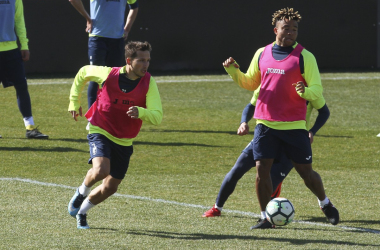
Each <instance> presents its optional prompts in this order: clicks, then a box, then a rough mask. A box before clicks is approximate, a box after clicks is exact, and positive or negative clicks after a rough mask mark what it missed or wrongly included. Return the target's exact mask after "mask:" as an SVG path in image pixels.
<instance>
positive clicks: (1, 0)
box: [0, 0, 11, 4]
mask: <svg viewBox="0 0 380 250" xmlns="http://www.w3.org/2000/svg"><path fill="white" fill-rule="evenodd" d="M0 4H11V3H10V2H9V0H0Z"/></svg>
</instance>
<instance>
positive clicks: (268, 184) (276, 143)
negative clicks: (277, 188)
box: [223, 8, 339, 229]
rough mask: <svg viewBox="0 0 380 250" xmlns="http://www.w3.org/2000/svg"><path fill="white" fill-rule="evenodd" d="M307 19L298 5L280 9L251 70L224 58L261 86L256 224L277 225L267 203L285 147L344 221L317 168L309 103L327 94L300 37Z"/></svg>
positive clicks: (243, 78) (332, 215) (245, 84)
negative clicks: (271, 220)
mask: <svg viewBox="0 0 380 250" xmlns="http://www.w3.org/2000/svg"><path fill="white" fill-rule="evenodd" d="M301 19H302V18H301V15H300V14H299V13H298V11H294V10H293V8H284V9H281V10H278V11H276V12H275V13H274V14H273V19H272V24H273V25H274V26H275V27H274V29H273V30H274V33H275V35H276V40H275V42H273V43H271V44H269V45H267V46H265V47H263V48H260V49H259V50H257V52H256V53H255V55H254V57H253V59H252V62H251V65H250V67H249V69H248V71H247V73H246V74H244V73H242V72H241V71H240V70H239V65H238V64H237V63H236V62H235V60H234V59H233V58H232V57H230V58H228V59H227V60H226V61H224V62H223V66H224V68H225V70H226V71H227V73H228V74H229V75H230V76H231V78H232V79H233V80H234V81H235V82H236V83H237V84H238V85H239V86H240V87H242V88H245V89H248V90H255V89H257V88H259V87H260V93H259V96H258V99H257V103H256V109H255V115H254V118H255V119H256V123H257V125H256V127H255V132H254V139H253V157H254V159H255V161H256V171H257V174H256V194H257V198H258V201H259V204H260V209H261V219H260V220H259V222H258V224H257V225H254V226H252V227H251V229H257V228H259V229H263V228H272V225H271V224H270V223H269V221H268V220H266V218H265V207H266V205H267V204H268V202H269V201H270V198H271V194H272V193H273V190H272V181H271V177H270V171H271V167H272V165H273V162H274V159H275V157H276V156H277V155H278V153H279V151H280V150H282V149H284V150H285V153H286V155H287V156H288V157H289V158H290V159H291V160H292V163H293V166H294V168H295V169H296V171H297V172H298V174H299V175H300V176H301V177H302V179H303V180H304V182H305V185H306V186H307V187H308V188H309V189H310V190H311V191H312V192H313V193H314V195H315V196H317V198H318V202H319V206H320V208H321V209H322V211H323V213H324V214H325V216H326V217H327V219H328V220H329V222H330V223H331V224H333V225H336V224H338V223H339V212H338V210H337V209H336V208H335V207H334V206H333V205H332V203H331V201H330V200H329V198H328V197H327V196H326V193H325V190H324V187H323V182H322V179H321V177H320V176H319V174H318V173H317V172H315V171H314V170H313V168H312V151H311V145H310V139H309V133H308V131H307V130H306V121H305V120H306V110H307V106H306V103H307V101H315V100H317V99H319V98H321V97H322V91H323V88H322V83H321V77H320V74H319V69H318V65H317V62H316V60H315V57H314V55H313V54H312V53H310V52H309V51H308V50H306V49H305V48H304V47H303V46H301V45H300V44H299V43H297V41H296V40H297V36H298V23H299V21H300V20H301Z"/></svg>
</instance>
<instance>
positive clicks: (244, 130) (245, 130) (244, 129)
mask: <svg viewBox="0 0 380 250" xmlns="http://www.w3.org/2000/svg"><path fill="white" fill-rule="evenodd" d="M237 134H238V135H248V134H249V126H248V123H246V122H243V123H242V124H240V126H239V128H238V131H237Z"/></svg>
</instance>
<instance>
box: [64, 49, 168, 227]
mask: <svg viewBox="0 0 380 250" xmlns="http://www.w3.org/2000/svg"><path fill="white" fill-rule="evenodd" d="M150 51H151V45H150V44H149V43H148V42H129V43H128V44H127V45H126V46H125V58H126V66H124V67H114V68H110V67H102V66H91V65H88V66H84V67H82V68H81V69H80V70H79V72H78V73H77V75H76V77H75V79H74V83H73V85H72V87H71V91H70V105H69V112H70V113H71V115H72V117H73V118H74V120H75V121H76V120H77V117H78V115H79V116H82V108H81V106H80V96H81V92H82V90H83V88H84V86H85V84H86V83H87V82H89V81H94V82H97V83H98V84H99V86H100V87H101V89H100V90H99V92H98V95H97V98H96V101H95V102H94V105H92V106H91V108H90V109H89V110H88V111H87V113H86V115H85V117H86V118H87V119H88V121H89V122H90V126H89V134H88V136H87V139H88V142H89V146H90V159H89V161H88V163H89V164H92V168H91V169H90V170H88V172H87V175H86V177H85V179H84V181H83V183H82V185H81V186H80V187H79V188H78V189H77V190H76V192H75V194H74V196H73V197H72V199H71V200H70V202H69V205H68V211H69V214H70V215H71V216H73V217H76V219H77V228H79V229H87V228H89V226H88V224H87V218H86V217H87V216H86V215H87V211H88V210H89V209H91V208H92V207H94V206H95V205H97V204H99V203H101V202H102V201H104V200H105V199H107V198H108V197H109V196H111V195H112V194H114V193H115V192H116V191H117V188H118V186H119V184H120V183H121V181H122V180H123V179H124V176H125V174H126V172H127V169H128V166H129V160H130V157H131V155H132V153H133V146H132V142H133V139H134V138H135V137H136V136H137V134H138V133H139V131H140V128H141V125H142V123H143V122H148V123H151V124H154V125H158V124H160V123H161V120H162V105H161V99H160V94H159V92H158V88H157V84H156V82H155V80H154V79H153V77H151V75H150V74H149V73H148V71H147V70H148V67H149V63H150ZM98 181H102V183H101V184H100V185H99V186H97V187H96V188H94V189H93V190H92V191H91V187H92V186H93V185H94V184H95V183H97V182H98Z"/></svg>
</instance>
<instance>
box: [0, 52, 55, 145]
mask: <svg viewBox="0 0 380 250" xmlns="http://www.w3.org/2000/svg"><path fill="white" fill-rule="evenodd" d="M2 56H3V59H4V60H6V63H5V64H4V65H3V66H4V67H5V69H3V72H4V75H3V76H2V78H3V79H2V81H3V86H4V87H9V86H14V88H15V90H16V98H17V105H18V108H19V110H20V113H21V115H22V117H23V119H24V125H25V128H26V138H32V139H48V138H49V136H47V135H45V134H42V133H41V132H40V131H39V130H38V129H37V127H36V126H35V124H34V119H33V116H32V104H31V101H30V95H29V91H28V84H27V81H26V77H25V69H24V62H23V61H22V56H21V52H20V50H19V49H14V50H10V51H5V52H2Z"/></svg>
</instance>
